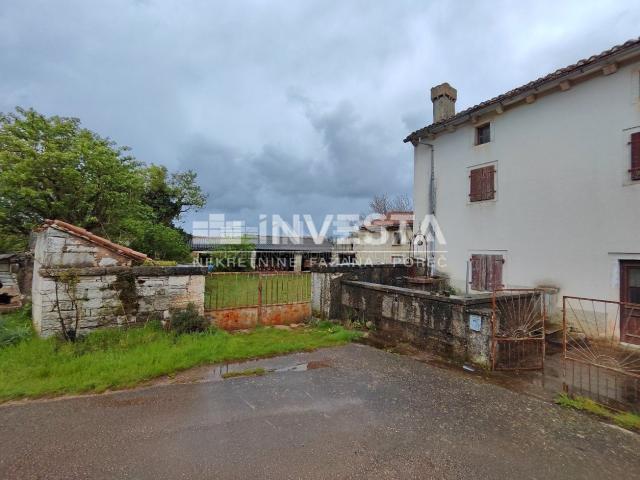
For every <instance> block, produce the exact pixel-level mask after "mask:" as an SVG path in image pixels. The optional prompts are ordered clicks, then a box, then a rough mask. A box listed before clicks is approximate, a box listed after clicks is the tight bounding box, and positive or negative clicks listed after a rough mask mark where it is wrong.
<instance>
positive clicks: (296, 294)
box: [205, 272, 311, 310]
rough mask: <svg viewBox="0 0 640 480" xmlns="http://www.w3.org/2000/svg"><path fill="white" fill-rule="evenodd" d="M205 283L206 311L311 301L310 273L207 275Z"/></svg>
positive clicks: (231, 273)
mask: <svg viewBox="0 0 640 480" xmlns="http://www.w3.org/2000/svg"><path fill="white" fill-rule="evenodd" d="M205 282H206V283H205V310H219V309H229V308H242V307H254V306H261V305H282V304H292V303H301V302H310V301H311V274H309V273H297V272H282V273H277V272H269V273H264V272H260V273H257V272H230V273H210V274H209V275H207V278H206V281H205Z"/></svg>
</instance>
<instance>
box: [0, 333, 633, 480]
mask: <svg viewBox="0 0 640 480" xmlns="http://www.w3.org/2000/svg"><path fill="white" fill-rule="evenodd" d="M313 359H315V360H322V361H321V362H320V363H316V364H312V366H316V367H321V368H314V369H309V370H306V371H296V370H292V371H282V372H273V373H270V374H267V375H265V376H262V377H253V378H248V377H246V378H235V379H227V380H217V381H216V380H215V377H216V375H215V374H212V373H211V371H209V372H208V373H207V372H204V371H201V373H202V372H204V373H202V374H203V375H204V377H205V379H204V381H201V382H199V383H189V384H170V385H158V386H153V387H150V388H145V389H139V390H134V391H128V392H122V393H115V394H107V395H101V396H90V397H78V398H68V399H60V400H54V401H40V402H27V403H22V404H14V405H4V406H0V478H2V479H13V478H16V479H29V478H47V479H55V478H60V479H62V478H64V479H75V478H92V479H102V478H109V479H111V478H132V479H147V478H149V479H154V480H159V479H165V478H167V479H169V478H170V479H178V478H189V479H198V478H216V479H220V478H241V479H246V478H452V479H464V478H473V479H478V478H505V479H506V478H508V479H514V478H515V479H518V480H521V479H534V478H535V479H556V478H562V479H570V478H576V479H592V478H593V479H599V480H601V479H606V478H616V479H623V478H624V479H629V478H640V435H637V434H634V433H630V432H626V431H623V430H621V429H618V428H617V427H612V426H610V425H606V424H604V423H601V422H599V421H597V420H595V419H593V418H591V417H588V416H585V415H583V414H580V413H576V412H573V411H570V410H566V409H562V408H560V407H557V406H555V405H552V404H549V403H545V402H542V401H540V400H536V399H534V398H531V397H527V396H524V395H521V394H518V393H514V392H512V391H509V390H507V389H504V388H501V387H498V386H495V385H491V384H488V383H485V382H484V381H482V380H481V379H478V378H474V377H469V376H467V375H466V374H464V373H462V372H457V371H452V370H447V369H442V368H437V367H434V366H430V365H427V364H424V363H420V362H417V361H415V360H412V359H411V358H409V357H404V356H399V355H395V354H391V353H386V352H384V351H381V350H375V349H373V348H370V347H365V346H361V345H349V346H346V347H340V348H333V349H326V350H321V351H317V352H313V353H310V354H298V355H291V356H286V357H279V358H275V359H271V360H267V361H263V362H258V363H259V364H262V365H266V366H273V367H287V366H294V365H296V364H298V363H301V362H306V361H309V360H313ZM253 366H255V364H251V365H248V366H247V367H246V368H248V367H253ZM242 368H244V367H242ZM199 375H200V374H199Z"/></svg>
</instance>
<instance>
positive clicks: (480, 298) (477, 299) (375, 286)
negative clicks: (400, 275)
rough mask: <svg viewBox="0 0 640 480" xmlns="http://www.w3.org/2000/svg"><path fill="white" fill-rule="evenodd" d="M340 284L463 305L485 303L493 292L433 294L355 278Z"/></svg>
mask: <svg viewBox="0 0 640 480" xmlns="http://www.w3.org/2000/svg"><path fill="white" fill-rule="evenodd" d="M342 284H343V285H351V286H354V287H361V288H367V289H369V290H377V291H379V292H386V293H395V294H398V295H405V296H409V297H415V298H424V299H427V300H434V301H437V302H443V303H452V304H456V305H464V306H470V305H479V304H483V305H486V304H487V303H488V302H491V301H492V296H493V294H491V293H480V294H477V295H473V296H470V297H460V296H456V295H452V296H450V297H445V296H443V295H434V294H433V293H431V292H426V291H423V290H415V289H413V288H405V287H394V286H391V285H381V284H379V283H371V282H361V281H357V280H343V281H342Z"/></svg>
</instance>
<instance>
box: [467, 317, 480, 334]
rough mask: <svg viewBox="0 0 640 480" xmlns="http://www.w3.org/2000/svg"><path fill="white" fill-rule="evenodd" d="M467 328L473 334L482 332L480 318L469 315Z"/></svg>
mask: <svg viewBox="0 0 640 480" xmlns="http://www.w3.org/2000/svg"><path fill="white" fill-rule="evenodd" d="M469 328H470V329H471V330H473V331H474V332H479V331H480V330H482V317H481V316H480V315H473V314H472V315H469Z"/></svg>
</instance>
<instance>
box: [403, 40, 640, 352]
mask: <svg viewBox="0 0 640 480" xmlns="http://www.w3.org/2000/svg"><path fill="white" fill-rule="evenodd" d="M457 97H458V92H457V91H456V89H455V88H453V87H451V86H450V85H449V84H448V83H444V84H441V85H438V86H436V87H434V88H432V89H431V100H432V102H433V123H431V124H430V125H428V126H426V127H424V128H421V129H419V130H417V131H415V132H413V133H411V134H410V135H408V136H407V137H406V139H405V140H404V141H405V142H408V143H411V144H412V145H413V154H414V209H415V214H416V223H415V229H414V235H415V236H416V237H417V236H427V237H428V236H429V233H430V232H429V228H431V227H430V226H429V225H431V224H432V222H430V219H432V218H433V216H435V218H437V224H438V226H439V229H440V231H441V232H442V234H443V237H444V239H445V240H446V243H444V244H440V243H438V242H437V243H436V244H433V245H430V249H429V251H428V252H427V251H426V250H425V251H424V255H425V256H426V257H427V258H428V260H429V261H430V262H431V263H432V264H434V265H435V267H436V269H437V271H438V272H439V273H444V274H446V275H448V276H449V277H450V278H451V281H452V284H453V285H454V286H455V287H457V288H458V289H460V290H462V291H465V290H467V289H468V290H469V291H470V292H471V293H473V292H482V291H490V290H492V289H494V288H496V287H499V286H506V287H539V286H541V287H542V286H544V287H553V288H554V289H555V290H556V291H557V292H558V293H559V295H558V296H557V302H554V303H556V304H557V305H559V304H560V303H561V302H562V295H575V296H581V297H594V298H602V299H609V300H614V301H626V302H633V303H640V222H638V219H639V216H638V215H639V212H640V39H636V40H631V41H628V42H626V43H624V44H622V45H619V46H615V47H613V48H611V49H609V50H606V51H604V52H602V53H600V54H597V55H594V56H592V57H589V58H587V59H584V60H580V61H578V62H577V63H575V64H573V65H569V66H567V67H565V68H561V69H559V70H556V71H555V72H553V73H550V74H548V75H546V76H544V77H542V78H539V79H537V80H533V81H532V82H529V83H527V84H526V85H522V86H520V87H518V88H515V89H514V90H511V91H509V92H507V93H504V94H502V95H499V96H497V97H495V98H492V99H490V100H487V101H485V102H482V103H480V104H478V105H476V106H473V107H471V108H467V109H466V110H464V111H462V112H458V113H456V111H455V103H456V100H457ZM630 321H633V322H635V323H634V325H635V326H629V328H627V330H626V331H627V333H628V334H629V335H628V336H627V338H626V341H628V342H632V343H640V318H636V319H632V320H630Z"/></svg>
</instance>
